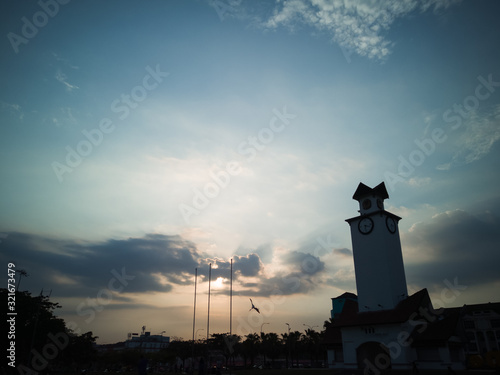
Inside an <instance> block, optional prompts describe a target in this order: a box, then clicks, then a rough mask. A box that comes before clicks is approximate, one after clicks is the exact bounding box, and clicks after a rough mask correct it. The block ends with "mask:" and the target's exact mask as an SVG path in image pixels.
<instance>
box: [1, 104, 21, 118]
mask: <svg viewBox="0 0 500 375" xmlns="http://www.w3.org/2000/svg"><path fill="white" fill-rule="evenodd" d="M0 110H2V111H7V112H9V113H10V114H11V115H13V116H16V117H18V118H19V120H22V119H23V118H24V113H23V111H22V108H21V106H20V105H19V104H11V103H6V102H3V101H0Z"/></svg>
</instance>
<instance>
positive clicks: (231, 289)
mask: <svg viewBox="0 0 500 375" xmlns="http://www.w3.org/2000/svg"><path fill="white" fill-rule="evenodd" d="M232 340H233V258H231V278H230V282H229V342H231V343H232ZM231 349H232V345H231ZM229 355H230V358H229V374H230V375H231V368H232V363H231V359H232V358H233V353H230V354H229Z"/></svg>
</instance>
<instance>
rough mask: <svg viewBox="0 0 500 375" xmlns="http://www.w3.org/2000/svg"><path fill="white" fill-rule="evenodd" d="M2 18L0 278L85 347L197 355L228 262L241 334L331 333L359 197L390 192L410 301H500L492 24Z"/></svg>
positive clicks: (128, 9)
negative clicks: (139, 338)
mask: <svg viewBox="0 0 500 375" xmlns="http://www.w3.org/2000/svg"><path fill="white" fill-rule="evenodd" d="M1 7H2V9H1V12H0V14H1V16H0V17H2V22H1V26H0V27H1V31H2V33H1V34H2V35H4V37H3V39H2V43H1V44H0V53H1V56H2V59H1V60H0V64H1V69H0V82H1V91H0V119H1V124H2V126H1V136H0V154H1V158H0V160H1V161H0V163H1V167H2V179H1V182H0V186H1V192H2V194H1V195H0V205H1V210H0V212H1V214H0V232H1V236H2V238H1V240H2V242H1V243H0V251H1V253H0V256H1V258H2V261H4V262H15V264H16V266H17V267H18V268H20V269H25V270H26V271H27V272H28V273H29V275H30V276H29V277H27V278H25V279H23V280H22V287H21V289H24V288H26V289H28V290H30V291H31V292H33V293H35V294H38V293H39V292H40V291H39V289H40V288H41V287H43V288H44V289H45V290H50V289H52V298H53V299H55V300H57V301H59V302H60V303H61V304H62V305H63V309H61V311H60V314H61V315H62V316H63V317H64V318H65V319H66V320H67V321H74V322H75V324H76V326H77V327H78V328H79V329H81V330H82V331H83V332H86V331H88V330H92V331H94V334H96V335H98V336H99V337H100V339H99V341H100V342H103V343H104V342H113V341H118V340H121V339H124V338H125V337H126V334H127V333H128V332H135V331H137V330H139V329H140V327H141V326H142V325H146V326H147V327H148V328H149V329H151V331H152V332H153V333H154V332H155V331H158V332H161V331H166V332H167V334H168V335H171V336H180V337H184V338H190V337H191V322H190V319H191V312H192V302H193V301H192V289H193V288H192V282H193V277H194V268H195V267H198V268H199V273H200V280H199V281H200V288H201V289H200V290H201V292H200V293H201V294H200V296H199V302H200V306H201V307H200V311H199V313H198V316H199V319H198V321H197V325H198V327H200V328H203V327H205V324H206V323H205V322H206V320H205V318H204V315H203V314H204V313H203V308H205V309H206V307H204V302H205V300H206V289H207V282H206V273H207V264H208V263H210V262H212V264H213V265H214V267H217V271H215V270H214V276H216V277H220V278H221V279H220V280H219V281H218V282H217V283H216V284H215V292H214V300H213V303H214V304H213V309H212V311H213V314H214V315H213V318H212V319H211V321H212V324H213V329H214V331H216V332H226V331H228V323H227V320H228V316H227V315H228V301H227V296H226V295H225V293H226V292H227V285H228V280H227V277H228V275H229V271H228V267H229V260H230V259H231V257H233V258H234V261H235V270H236V274H235V276H236V279H235V301H234V303H235V321H234V322H233V325H234V327H236V328H241V332H240V333H245V332H244V327H246V323H248V324H250V327H251V328H252V329H254V330H255V331H258V330H259V327H260V325H261V324H262V323H263V322H269V323H270V325H268V326H266V329H269V330H272V331H275V332H285V330H286V325H285V324H284V323H285V322H289V323H290V324H291V325H292V329H302V328H304V327H303V324H308V325H311V326H313V325H319V326H321V325H322V323H323V321H324V320H326V319H327V318H328V317H329V310H330V308H331V307H330V298H331V297H335V296H337V295H339V294H341V293H343V292H344V291H352V292H355V290H356V289H355V288H356V286H355V281H354V266H353V261H352V251H351V250H352V249H351V242H350V232H349V231H350V229H349V226H348V224H347V223H345V221H344V220H345V219H347V218H350V217H353V216H355V215H356V214H357V210H358V203H357V202H356V201H354V200H352V199H351V197H352V194H353V193H354V191H355V189H356V187H357V185H358V184H359V182H363V183H365V184H367V185H369V186H375V185H378V184H379V183H380V182H382V181H384V182H385V184H386V186H387V187H388V191H389V196H390V199H389V200H388V201H387V202H386V209H388V210H389V211H391V212H393V213H395V214H397V215H399V216H401V217H402V218H403V220H402V221H401V222H400V232H401V239H402V246H403V257H404V261H405V267H406V277H407V282H408V286H409V290H410V292H415V291H417V290H419V289H421V288H424V287H427V288H428V289H429V291H430V292H431V295H432V296H433V298H434V299H435V301H437V303H438V304H439V301H440V298H442V297H440V296H442V295H443V290H445V291H446V290H447V289H446V288H448V286H447V285H448V284H447V282H446V281H448V282H452V283H453V282H455V283H456V284H457V283H458V285H463V286H466V287H467V288H462V289H460V291H459V292H457V294H456V295H455V294H454V298H453V299H447V302H446V303H445V304H446V305H447V306H459V305H461V304H464V303H481V302H488V301H495V300H498V293H497V292H496V291H498V288H499V287H500V278H499V275H498V270H497V269H496V268H495V267H493V266H494V265H496V264H499V260H500V259H499V255H498V248H499V246H498V245H499V242H498V235H497V233H498V232H499V224H500V218H499V212H500V196H499V193H498V184H499V182H500V181H499V180H500V178H499V177H500V175H499V173H498V166H499V163H498V160H499V156H500V155H499V154H500V150H499V146H498V140H499V139H500V68H499V67H500V64H499V62H500V51H499V49H498V42H499V39H500V29H499V27H498V22H497V20H496V15H497V14H498V11H499V5H498V4H497V3H496V2H494V1H483V2H479V3H477V2H472V1H453V0H427V1H415V0H407V1H347V0H344V1H337V0H332V1H326V0H288V1H260V0H255V1H253V0H252V1H250V0H218V1H201V0H199V1H198V0H182V1H181V0H172V1H159V0H152V1H148V2H147V3H138V2H133V1H120V2H118V1H107V2H106V3H102V2H98V1H86V2H85V3H80V2H76V1H66V2H65V1H62V0H60V1H58V2H55V0H47V1H45V2H44V1H43V0H42V1H40V2H38V3H37V2H31V3H26V2H23V3H19V2H16V1H13V0H9V1H4V2H3V3H2V5H1ZM309 263H311V264H313V265H314V267H312V268H311V267H309V268H307V267H306V268H304V264H309ZM122 270H125V271H124V272H125V274H126V275H130V278H131V279H130V280H128V281H125V283H126V284H127V285H123V286H124V288H123V289H121V290H120V291H119V292H118V291H115V292H111V294H107V292H106V290H107V291H108V292H109V289H106V288H108V285H109V283H110V280H112V279H113V278H116V274H115V273H116V272H118V273H120V274H121V272H122ZM113 271H114V272H115V273H113ZM454 280H455V281H454ZM273 290H281V291H282V292H283V294H284V295H285V297H283V298H282V299H280V300H276V298H273V297H272V294H273ZM445 294H446V293H445ZM108 295H111V296H112V298H111V299H108V300H105V299H103V298H104V297H103V296H108ZM248 297H252V298H253V299H254V302H255V303H256V305H258V304H259V303H260V304H261V306H263V307H264V310H265V311H266V313H265V314H263V315H262V316H261V317H260V318H259V319H262V320H255V321H252V322H250V323H249V322H248V319H257V318H255V317H252V316H249V315H248V314H247V313H248V308H249V306H248V304H249V302H248ZM89 298H90V299H96V298H97V301H100V302H99V303H100V304H99V305H98V306H99V309H93V310H92V308H89V305H88V301H89V300H88V299H89ZM202 301H203V302H202ZM305 302H306V303H305ZM266 306H267V310H266ZM311 306H313V307H311ZM89 309H90V310H89ZM90 311H94V313H95V314H91V312H90ZM245 322H246V323H245ZM236 328H235V330H236Z"/></svg>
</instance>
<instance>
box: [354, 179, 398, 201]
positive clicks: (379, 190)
mask: <svg viewBox="0 0 500 375" xmlns="http://www.w3.org/2000/svg"><path fill="white" fill-rule="evenodd" d="M367 195H375V196H378V197H380V198H382V199H387V198H389V193H387V189H386V188H385V183H384V182H382V183H380V184H378V185H377V186H375V187H374V188H373V189H372V188H371V187H369V186H366V185H365V184H363V183H362V182H360V183H359V185H358V188H357V189H356V191H355V192H354V195H353V196H352V199H355V200H357V201H360V200H361V199H362V198H363V197H366V196H367Z"/></svg>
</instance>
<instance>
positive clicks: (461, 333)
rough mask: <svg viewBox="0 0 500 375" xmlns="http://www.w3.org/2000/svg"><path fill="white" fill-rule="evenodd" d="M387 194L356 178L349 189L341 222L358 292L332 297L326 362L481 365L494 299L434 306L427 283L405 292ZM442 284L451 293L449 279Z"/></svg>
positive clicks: (492, 325) (382, 366) (490, 339)
mask: <svg viewBox="0 0 500 375" xmlns="http://www.w3.org/2000/svg"><path fill="white" fill-rule="evenodd" d="M388 197H389V195H388V193H387V190H386V188H385V185H384V183H381V184H380V185H378V186H376V187H375V188H370V187H368V186H366V185H364V184H363V183H360V184H359V186H358V188H357V189H356V192H355V193H354V195H353V199H355V200H357V201H358V202H359V204H360V210H359V215H358V216H356V217H353V218H351V219H347V220H346V221H347V222H348V223H349V225H350V228H351V238H352V250H353V256H354V267H355V272H356V288H357V292H358V295H357V296H356V295H354V294H353V293H344V294H342V295H340V296H339V297H336V298H332V310H331V317H332V320H333V324H332V325H330V326H329V327H327V330H326V334H325V339H324V344H325V345H326V346H327V351H328V364H329V367H331V368H351V369H354V368H360V369H365V371H366V373H368V372H370V371H371V372H373V373H381V372H383V371H385V370H389V369H407V370H410V369H411V370H413V372H414V373H417V372H418V369H440V370H444V369H447V368H448V369H449V371H450V372H452V371H454V370H456V369H463V368H465V365H466V359H468V360H469V365H470V366H472V367H474V364H471V358H476V360H477V364H476V366H479V365H487V363H485V362H487V361H488V359H487V353H492V351H495V350H496V351H498V349H499V346H500V303H488V304H481V305H472V306H468V305H465V306H463V307H458V308H441V309H438V310H435V309H434V308H433V306H432V302H431V300H430V297H429V293H428V291H427V289H422V290H420V291H419V292H417V293H415V294H413V295H412V296H408V294H407V287H406V278H405V272H404V265H403V257H402V251H401V242H400V238H399V229H398V222H399V220H401V218H400V217H398V216H396V215H394V214H392V213H390V212H388V211H386V210H385V209H384V200H385V199H387V198H388ZM450 284H452V283H450ZM447 287H448V288H450V289H451V290H449V291H448V292H449V293H448V294H451V295H452V296H453V292H454V291H455V290H454V289H453V285H449V286H447ZM451 299H453V298H451ZM483 354H486V357H477V356H479V355H483ZM466 355H468V357H466ZM474 356H476V357H474ZM480 358H481V359H480Z"/></svg>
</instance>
